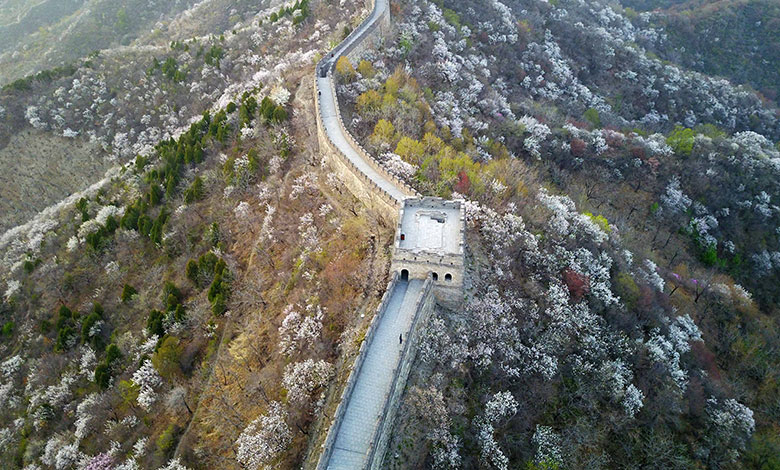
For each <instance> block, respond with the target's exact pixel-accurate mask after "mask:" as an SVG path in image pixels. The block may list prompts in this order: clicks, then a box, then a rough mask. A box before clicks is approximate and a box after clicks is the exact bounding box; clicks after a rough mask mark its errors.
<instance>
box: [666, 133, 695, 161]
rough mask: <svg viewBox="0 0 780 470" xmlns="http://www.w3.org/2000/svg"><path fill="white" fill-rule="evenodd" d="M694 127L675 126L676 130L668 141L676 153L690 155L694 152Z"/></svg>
mask: <svg viewBox="0 0 780 470" xmlns="http://www.w3.org/2000/svg"><path fill="white" fill-rule="evenodd" d="M693 140H694V133H693V129H689V128H687V127H683V126H679V125H678V126H675V128H674V130H673V131H672V133H671V134H669V137H668V138H667V139H666V143H667V144H668V145H669V146H670V147H671V148H672V150H674V152H675V153H677V154H679V155H682V156H685V157H688V156H690V155H691V153H692V152H693Z"/></svg>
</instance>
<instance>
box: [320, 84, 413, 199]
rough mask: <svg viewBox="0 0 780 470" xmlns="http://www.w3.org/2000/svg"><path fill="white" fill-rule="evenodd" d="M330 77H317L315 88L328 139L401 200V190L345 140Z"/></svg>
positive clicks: (389, 192) (402, 197) (381, 186)
mask: <svg viewBox="0 0 780 470" xmlns="http://www.w3.org/2000/svg"><path fill="white" fill-rule="evenodd" d="M330 81H331V79H330V78H328V77H326V78H322V77H317V89H318V90H319V91H320V92H321V93H320V108H321V111H322V124H323V125H324V126H325V131H326V132H327V133H328V136H329V137H330V140H332V141H333V143H334V144H335V145H336V147H338V149H339V150H341V151H342V152H343V153H344V155H346V156H347V158H349V160H350V161H351V162H352V163H354V164H355V166H356V167H357V168H358V170H360V171H361V172H362V173H363V174H364V175H366V176H368V177H369V178H371V180H372V181H374V183H376V184H377V186H379V187H380V188H382V189H383V190H385V191H386V192H387V193H388V194H389V195H390V197H392V198H393V199H395V200H397V201H399V202H400V201H403V200H404V199H405V198H406V195H404V193H403V192H401V190H400V189H398V188H397V187H396V185H395V184H393V183H392V182H391V181H390V180H388V179H387V178H385V177H384V176H382V175H381V174H380V173H379V172H377V171H376V170H375V169H374V168H373V167H372V166H371V165H369V164H368V162H367V161H365V159H363V157H361V156H360V154H358V153H357V151H355V149H354V148H352V146H351V145H350V144H349V142H348V141H347V138H346V136H345V135H344V134H343V133H342V132H341V126H339V120H338V116H336V105H335V103H334V102H333V94H332V93H331V92H330V86H331V84H330Z"/></svg>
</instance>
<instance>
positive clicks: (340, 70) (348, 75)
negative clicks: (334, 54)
mask: <svg viewBox="0 0 780 470" xmlns="http://www.w3.org/2000/svg"><path fill="white" fill-rule="evenodd" d="M336 73H337V74H338V75H339V78H341V79H343V80H344V81H347V82H351V81H352V80H353V79H354V78H355V68H354V67H353V66H352V62H350V61H349V59H348V58H347V57H346V56H341V57H339V60H338V61H337V62H336Z"/></svg>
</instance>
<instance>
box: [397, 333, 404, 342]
mask: <svg viewBox="0 0 780 470" xmlns="http://www.w3.org/2000/svg"><path fill="white" fill-rule="evenodd" d="M398 344H404V334H403V333H401V334H400V335H398Z"/></svg>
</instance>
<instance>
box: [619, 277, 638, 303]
mask: <svg viewBox="0 0 780 470" xmlns="http://www.w3.org/2000/svg"><path fill="white" fill-rule="evenodd" d="M615 291H616V293H617V294H618V295H619V296H620V299H621V300H623V303H624V304H625V305H626V308H628V310H629V311H630V310H633V309H634V307H635V306H636V302H637V300H638V299H639V286H637V285H636V282H634V278H632V277H631V275H630V274H628V273H626V272H621V273H619V274H618V275H617V277H616V278H615Z"/></svg>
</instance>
